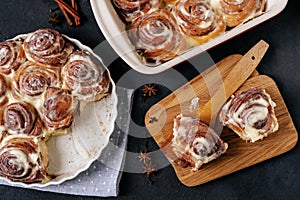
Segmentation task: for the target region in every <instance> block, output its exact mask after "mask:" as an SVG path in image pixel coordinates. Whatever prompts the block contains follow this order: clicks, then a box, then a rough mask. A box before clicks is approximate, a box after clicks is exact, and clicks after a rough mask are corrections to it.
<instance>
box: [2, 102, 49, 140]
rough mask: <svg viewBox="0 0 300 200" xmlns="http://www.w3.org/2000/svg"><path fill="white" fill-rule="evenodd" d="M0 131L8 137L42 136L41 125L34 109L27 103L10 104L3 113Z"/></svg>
mask: <svg viewBox="0 0 300 200" xmlns="http://www.w3.org/2000/svg"><path fill="white" fill-rule="evenodd" d="M2 114H3V116H1V118H2V120H3V126H4V127H3V126H1V128H2V129H5V130H6V131H7V133H8V135H25V136H42V134H43V125H42V121H41V120H40V117H39V115H38V113H37V111H36V109H35V108H34V107H33V106H32V105H31V104H29V103H25V102H19V103H18V102H16V103H11V104H9V105H8V106H6V108H5V109H4V111H3V113H2Z"/></svg>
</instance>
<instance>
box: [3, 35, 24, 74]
mask: <svg viewBox="0 0 300 200" xmlns="http://www.w3.org/2000/svg"><path fill="white" fill-rule="evenodd" d="M25 60H26V57H25V53H24V50H23V47H22V42H21V41H14V40H8V41H4V42H0V72H1V73H3V74H6V75H8V74H10V73H11V72H12V71H16V70H17V69H18V68H19V66H20V65H21V64H22V63H23V62H25Z"/></svg>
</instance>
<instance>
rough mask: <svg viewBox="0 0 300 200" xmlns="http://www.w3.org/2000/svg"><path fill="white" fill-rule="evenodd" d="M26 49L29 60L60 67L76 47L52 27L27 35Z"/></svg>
mask: <svg viewBox="0 0 300 200" xmlns="http://www.w3.org/2000/svg"><path fill="white" fill-rule="evenodd" d="M24 50H25V54H26V57H27V58H28V60H31V61H34V62H39V63H42V64H47V65H52V66H57V67H60V66H61V65H62V64H64V63H65V62H66V60H67V57H68V55H69V54H70V53H72V52H73V50H74V47H73V46H72V45H71V44H70V43H68V42H66V41H65V40H64V38H63V37H62V35H61V34H60V33H59V32H57V31H55V30H52V29H39V30H36V31H34V32H32V33H30V34H28V36H27V37H26V39H25V41H24Z"/></svg>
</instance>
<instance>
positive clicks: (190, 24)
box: [111, 0, 266, 66]
mask: <svg viewBox="0 0 300 200" xmlns="http://www.w3.org/2000/svg"><path fill="white" fill-rule="evenodd" d="M111 1H112V4H113V6H114V8H115V10H116V13H117V14H118V15H119V17H120V18H121V20H122V21H123V22H124V23H125V25H126V29H127V34H128V37H129V39H130V41H131V43H132V44H133V46H134V47H135V49H136V52H137V54H138V55H139V57H140V58H141V59H142V60H143V61H144V63H145V64H146V65H149V66H155V65H158V64H160V63H163V62H165V61H168V60H170V59H172V58H174V57H176V56H178V55H180V54H182V53H183V52H185V51H186V50H188V49H190V48H192V47H194V46H199V45H201V44H203V43H206V42H208V41H209V40H211V39H213V38H216V37H217V36H219V35H222V34H224V33H225V32H226V31H227V30H229V29H230V28H232V27H235V26H238V25H240V24H242V23H244V22H246V21H248V20H250V19H252V18H254V17H256V16H258V15H260V14H262V13H263V11H264V9H265V5H266V0H111Z"/></svg>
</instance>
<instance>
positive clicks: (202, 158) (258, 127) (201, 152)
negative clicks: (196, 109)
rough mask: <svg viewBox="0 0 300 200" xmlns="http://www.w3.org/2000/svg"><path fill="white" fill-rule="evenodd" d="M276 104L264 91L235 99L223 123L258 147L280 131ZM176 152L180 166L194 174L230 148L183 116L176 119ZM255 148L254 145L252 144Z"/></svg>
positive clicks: (204, 126)
mask: <svg viewBox="0 0 300 200" xmlns="http://www.w3.org/2000/svg"><path fill="white" fill-rule="evenodd" d="M275 106H276V104H275V102H273V101H272V99H271V97H270V95H269V94H268V93H267V92H266V91H265V90H264V89H261V88H255V87H253V88H251V89H249V90H246V91H242V92H241V93H239V94H237V95H235V96H232V97H231V99H230V100H229V101H228V102H227V103H226V104H225V105H224V106H223V108H222V109H221V110H220V114H219V120H220V121H221V123H222V124H223V125H224V126H227V127H228V128H230V129H231V130H233V131H234V132H235V133H236V134H237V135H238V136H239V137H240V138H241V140H245V141H246V142H247V141H250V142H251V143H254V142H256V141H258V140H262V139H264V138H265V137H267V136H268V135H269V134H271V133H274V132H276V131H277V130H278V128H279V126H278V121H277V118H276V115H275V111H274V108H275ZM173 136H174V137H173V139H172V143H171V145H172V150H173V152H174V154H175V155H176V157H177V158H178V160H177V161H176V163H177V164H180V165H182V166H191V167H192V169H193V170H194V171H196V170H199V169H200V167H201V166H202V165H203V164H205V163H208V162H210V161H212V160H214V159H216V158H218V157H220V156H221V155H222V154H224V153H225V152H226V150H227V149H228V144H227V143H226V142H224V141H222V139H221V138H220V136H219V135H218V134H217V133H216V132H215V131H214V130H213V129H212V128H210V127H209V126H208V125H207V124H205V123H203V122H201V121H200V119H198V118H193V117H190V116H184V115H182V114H179V115H178V116H176V117H175V119H174V127H173ZM249 145H251V144H249Z"/></svg>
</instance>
